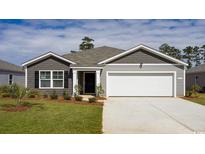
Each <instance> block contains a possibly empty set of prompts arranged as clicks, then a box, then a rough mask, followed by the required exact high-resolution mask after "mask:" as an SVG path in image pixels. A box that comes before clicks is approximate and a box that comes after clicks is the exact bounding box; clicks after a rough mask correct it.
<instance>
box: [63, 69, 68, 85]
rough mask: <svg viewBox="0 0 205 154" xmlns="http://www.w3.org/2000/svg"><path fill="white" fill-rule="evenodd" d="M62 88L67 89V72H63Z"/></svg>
mask: <svg viewBox="0 0 205 154" xmlns="http://www.w3.org/2000/svg"><path fill="white" fill-rule="evenodd" d="M64 88H68V71H64Z"/></svg>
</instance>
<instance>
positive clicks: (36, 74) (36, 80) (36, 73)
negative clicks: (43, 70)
mask: <svg viewBox="0 0 205 154" xmlns="http://www.w3.org/2000/svg"><path fill="white" fill-rule="evenodd" d="M35 88H39V71H35Z"/></svg>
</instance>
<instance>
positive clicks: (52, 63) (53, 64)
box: [28, 56, 70, 70]
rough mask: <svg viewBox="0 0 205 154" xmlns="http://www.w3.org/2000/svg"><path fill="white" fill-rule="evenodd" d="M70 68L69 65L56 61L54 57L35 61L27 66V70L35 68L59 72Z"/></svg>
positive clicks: (59, 60)
mask: <svg viewBox="0 0 205 154" xmlns="http://www.w3.org/2000/svg"><path fill="white" fill-rule="evenodd" d="M69 66H70V64H69V63H67V62H65V61H63V60H61V59H58V58H56V57H54V56H50V57H48V58H46V59H43V60H40V61H36V62H35V63H32V64H31V65H29V66H28V68H35V69H37V70H61V69H68V67H69Z"/></svg>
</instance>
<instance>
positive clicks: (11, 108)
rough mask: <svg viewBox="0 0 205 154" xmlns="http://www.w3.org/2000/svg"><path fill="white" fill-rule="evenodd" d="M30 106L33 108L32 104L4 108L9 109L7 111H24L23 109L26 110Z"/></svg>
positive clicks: (4, 109)
mask: <svg viewBox="0 0 205 154" xmlns="http://www.w3.org/2000/svg"><path fill="white" fill-rule="evenodd" d="M30 108H31V106H22V105H18V106H10V107H5V108H3V109H2V110H3V111H7V112H22V111H26V110H28V109H30Z"/></svg>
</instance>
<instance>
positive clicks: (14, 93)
mask: <svg viewBox="0 0 205 154" xmlns="http://www.w3.org/2000/svg"><path fill="white" fill-rule="evenodd" d="M10 92H11V97H12V98H15V99H16V103H17V104H21V102H22V99H23V98H24V97H25V96H26V94H27V92H28V89H27V88H24V87H20V86H18V85H17V84H15V83H14V84H12V85H11V88H10Z"/></svg>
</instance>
